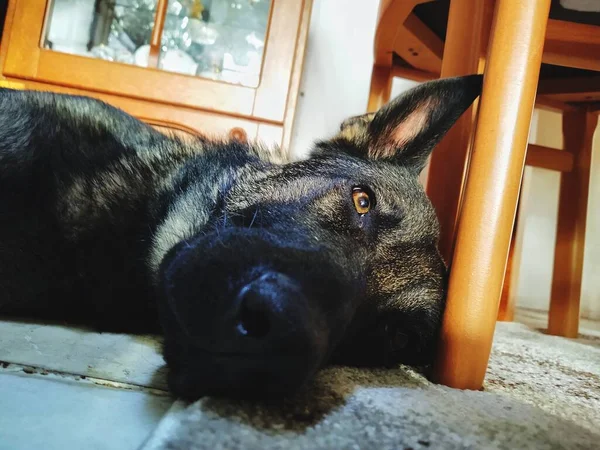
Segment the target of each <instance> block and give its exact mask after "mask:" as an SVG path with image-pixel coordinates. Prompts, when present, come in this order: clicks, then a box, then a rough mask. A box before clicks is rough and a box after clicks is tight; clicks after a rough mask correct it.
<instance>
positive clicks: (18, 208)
mask: <svg viewBox="0 0 600 450" xmlns="http://www.w3.org/2000/svg"><path fill="white" fill-rule="evenodd" d="M436 83H437V84H436ZM436 83H432V84H428V85H425V86H424V87H423V86H421V87H420V88H418V89H416V90H414V91H413V92H411V93H409V94H407V95H405V96H404V97H403V98H402V99H400V100H398V101H396V102H395V103H392V104H390V105H389V106H388V107H386V108H384V109H382V111H380V112H379V113H377V114H375V115H374V114H370V115H366V116H361V117H359V118H354V119H351V120H349V121H347V122H345V123H344V125H343V126H342V129H341V131H340V133H339V135H337V136H335V137H334V138H333V139H331V140H329V141H323V142H320V143H319V144H317V146H316V149H315V150H314V152H313V154H312V156H311V157H310V158H309V159H307V160H305V161H298V162H288V163H281V161H280V160H281V157H280V155H278V154H276V153H272V152H269V151H266V150H264V149H262V148H260V147H258V146H255V145H251V144H245V143H239V142H236V141H223V142H216V141H212V140H205V139H200V138H198V139H197V140H192V141H187V140H185V141H184V140H179V139H176V138H173V137H168V136H166V135H164V134H161V133H159V132H158V131H156V130H154V129H152V128H151V127H149V126H147V125H144V124H142V123H141V122H139V121H137V120H136V119H134V118H132V117H130V116H128V115H127V114H125V113H123V112H121V111H119V110H116V109H114V108H112V107H109V106H107V105H105V104H103V103H101V102H98V101H95V100H91V99H88V98H80V97H71V96H61V95H56V94H49V93H33V92H16V91H9V90H0V124H2V126H1V127H0V313H2V314H12V315H21V316H23V315H27V316H31V315H35V316H38V317H51V318H58V319H65V320H70V321H74V322H82V323H92V324H94V325H96V326H97V327H100V328H104V329H115V328H116V329H120V330H131V331H137V330H143V331H158V330H159V329H160V328H159V326H160V325H162V330H163V332H164V333H165V357H166V360H167V362H168V364H169V365H170V368H171V376H170V385H171V388H172V389H173V391H174V392H175V393H176V394H178V395H182V396H186V397H197V396H199V395H202V394H205V393H212V392H216V393H223V392H225V393H230V392H238V393H247V392H250V391H252V392H254V393H257V392H263V391H266V392H273V393H281V392H288V391H290V390H293V389H295V388H297V387H298V386H299V385H301V384H302V383H303V382H304V381H305V380H306V379H307V378H308V377H309V376H310V375H311V374H312V373H314V371H315V370H316V369H317V368H318V367H320V366H321V365H322V364H323V363H324V362H326V361H331V360H333V361H341V362H350V363H357V364H363V363H364V364H385V363H395V362H398V361H403V362H409V363H412V362H415V363H426V362H427V361H428V359H429V357H430V355H431V351H432V348H433V343H434V342H435V336H436V332H437V329H438V327H439V324H440V317H441V312H442V309H443V296H444V285H445V268H444V264H443V262H442V260H441V258H440V257H439V254H438V252H437V249H436V241H437V234H438V231H437V222H436V220H435V215H434V213H433V209H432V208H431V205H430V204H429V202H428V200H427V199H426V197H425V195H424V193H423V191H422V189H421V187H420V186H419V184H418V181H417V175H418V173H419V171H420V170H421V168H422V166H423V164H424V161H425V159H426V157H427V155H428V154H429V151H430V150H431V148H432V147H433V146H434V145H435V143H436V142H437V141H438V140H439V139H440V138H441V136H443V134H444V133H445V132H446V131H447V129H448V128H449V127H450V126H451V125H452V123H453V122H454V121H455V120H456V119H457V118H458V117H459V116H460V114H462V112H463V111H464V110H465V109H466V108H467V107H468V106H469V105H470V103H471V102H472V101H473V100H474V98H475V97H476V96H477V95H478V93H479V89H480V83H481V80H480V78H479V77H465V78H462V79H453V80H446V81H440V82H436ZM159 322H160V325H159Z"/></svg>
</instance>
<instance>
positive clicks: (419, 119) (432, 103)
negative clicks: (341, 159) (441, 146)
mask: <svg viewBox="0 0 600 450" xmlns="http://www.w3.org/2000/svg"><path fill="white" fill-rule="evenodd" d="M437 106H438V102H437V101H436V100H435V99H434V98H428V99H425V100H423V101H422V102H421V103H419V104H418V105H417V106H416V107H415V109H414V110H413V111H412V112H411V113H410V114H409V115H408V116H406V117H405V118H404V119H403V120H402V122H400V123H399V124H398V125H396V126H395V127H394V128H391V127H389V128H388V129H387V131H386V132H384V133H383V135H381V136H379V138H378V139H376V140H375V141H374V142H373V143H372V145H371V147H370V148H369V156H370V157H371V158H391V157H393V156H395V155H396V154H397V153H399V152H402V149H403V148H404V147H405V146H406V145H408V144H409V143H410V142H412V141H413V140H414V139H415V138H417V137H418V136H419V135H420V134H421V133H423V132H424V131H425V128H426V127H427V123H428V121H429V115H430V113H431V111H432V110H433V108H436V107H437Z"/></svg>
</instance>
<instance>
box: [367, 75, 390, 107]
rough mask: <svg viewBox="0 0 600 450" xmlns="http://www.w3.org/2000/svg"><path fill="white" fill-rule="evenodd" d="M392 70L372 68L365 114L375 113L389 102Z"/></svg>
mask: <svg viewBox="0 0 600 450" xmlns="http://www.w3.org/2000/svg"><path fill="white" fill-rule="evenodd" d="M393 78H394V77H393V75H392V68H391V67H385V66H373V72H372V73H371V88H370V90H369V103H368V106H367V112H375V111H377V110H378V109H379V108H381V107H382V106H383V105H385V104H386V103H387V102H388V101H389V100H390V95H392V80H393Z"/></svg>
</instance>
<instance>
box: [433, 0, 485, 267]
mask: <svg viewBox="0 0 600 450" xmlns="http://www.w3.org/2000/svg"><path fill="white" fill-rule="evenodd" d="M493 6H494V2H493V1H481V0H452V1H451V2H450V11H449V16H448V30H447V32H446V43H445V45H444V58H443V60H442V71H441V78H446V77H454V76H460V75H471V74H474V73H482V72H483V64H484V55H485V51H486V48H487V42H488V39H489V32H490V26H491V23H492V16H493ZM465 17H468V18H469V20H468V25H467V24H466V22H465ZM476 111H477V105H476V103H475V104H474V105H473V106H472V107H471V108H470V109H469V110H468V111H467V112H465V114H464V115H463V116H462V117H461V118H460V119H459V120H458V122H457V123H455V124H454V126H453V127H452V128H451V129H450V130H449V131H448V133H447V134H446V136H445V137H444V139H442V141H441V142H440V143H439V144H438V145H437V146H436V148H435V150H434V152H433V153H432V155H431V158H430V161H429V174H428V178H427V195H428V196H429V198H430V200H431V202H432V203H433V206H434V207H435V210H436V213H437V216H438V220H439V221H440V231H441V235H440V242H439V249H440V252H441V254H442V257H443V258H444V260H445V261H446V262H448V263H449V262H450V260H451V257H452V248H453V246H454V236H455V223H456V218H457V217H458V211H459V206H460V199H461V193H462V189H463V180H464V173H465V169H466V167H467V165H468V155H469V150H470V144H471V139H472V136H473V125H474V120H475V112H476Z"/></svg>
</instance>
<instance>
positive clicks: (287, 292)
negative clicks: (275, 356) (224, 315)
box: [236, 272, 307, 340]
mask: <svg viewBox="0 0 600 450" xmlns="http://www.w3.org/2000/svg"><path fill="white" fill-rule="evenodd" d="M237 305H238V308H239V313H238V319H237V326H236V328H237V331H238V332H239V333H240V334H241V335H242V336H244V337H247V338H250V339H262V340H270V339H276V340H277V339H281V338H284V337H285V336H286V335H289V334H293V333H294V331H295V328H296V327H294V323H300V322H302V321H304V320H305V319H306V317H304V316H306V313H307V311H304V310H303V309H304V307H306V305H307V302H306V299H305V298H304V295H303V293H302V289H301V287H300V285H299V284H298V283H297V282H295V281H294V280H293V279H292V278H290V277H288V276H287V275H284V274H281V273H278V272H267V273H265V274H263V275H261V276H260V277H259V278H257V279H256V280H254V281H252V282H250V283H249V284H247V285H246V286H244V287H243V288H242V289H241V290H240V292H239V294H238V301H237ZM294 315H295V316H296V317H293V316H294Z"/></svg>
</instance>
